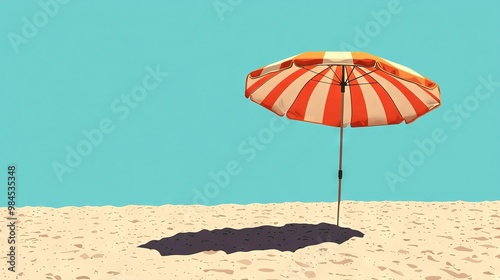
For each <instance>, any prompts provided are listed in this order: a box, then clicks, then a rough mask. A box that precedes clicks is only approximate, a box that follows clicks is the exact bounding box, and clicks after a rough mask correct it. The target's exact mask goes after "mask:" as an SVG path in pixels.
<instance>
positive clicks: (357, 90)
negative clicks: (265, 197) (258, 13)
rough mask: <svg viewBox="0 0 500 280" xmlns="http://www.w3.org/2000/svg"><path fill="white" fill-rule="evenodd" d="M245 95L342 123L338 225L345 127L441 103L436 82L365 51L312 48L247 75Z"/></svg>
mask: <svg viewBox="0 0 500 280" xmlns="http://www.w3.org/2000/svg"><path fill="white" fill-rule="evenodd" d="M245 97H246V98H250V99H251V100H252V101H253V102H255V103H257V104H260V105H262V106H263V107H265V108H267V109H269V110H271V111H273V112H274V113H276V114H277V115H279V116H284V115H285V114H286V116H287V117H288V118H289V119H293V120H299V121H305V122H311V123H317V124H323V125H328V126H335V127H340V153H339V172H338V178H339V181H338V182H339V183H338V206H337V225H338V224H339V213H340V201H341V189H342V139H343V128H344V127H346V126H347V125H349V124H350V125H351V127H365V126H378V125H391V124H399V123H401V122H403V121H405V123H407V124H409V123H411V122H413V121H415V120H416V119H417V118H419V117H420V116H422V115H424V114H426V113H427V112H429V111H431V110H433V109H435V108H437V107H439V106H440V105H441V95H440V90H439V86H438V85H437V84H436V83H435V82H433V81H431V80H430V79H428V78H426V77H424V76H422V75H420V74H419V73H417V72H415V71H413V70H412V69H410V68H408V67H405V66H403V65H400V64H397V63H395V62H392V61H389V60H387V59H384V58H381V57H378V56H375V55H371V54H368V53H365V52H306V53H302V54H299V55H296V56H293V57H290V58H287V59H284V60H281V61H278V62H275V63H273V64H270V65H267V66H264V67H261V68H259V69H257V70H255V71H252V72H251V73H250V74H248V75H247V79H246V86H245ZM341 124H342V125H341Z"/></svg>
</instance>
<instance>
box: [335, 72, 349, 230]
mask: <svg viewBox="0 0 500 280" xmlns="http://www.w3.org/2000/svg"><path fill="white" fill-rule="evenodd" d="M344 71H345V66H344V65H342V81H341V82H340V92H341V94H342V105H341V106H340V152H339V186H338V199H337V226H338V225H339V222H340V200H341V194H342V142H343V139H344V92H345V86H346V85H347V82H346V81H345V78H344Z"/></svg>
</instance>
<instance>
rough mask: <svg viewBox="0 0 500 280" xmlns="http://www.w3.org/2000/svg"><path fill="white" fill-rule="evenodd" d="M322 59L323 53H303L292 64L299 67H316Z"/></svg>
mask: <svg viewBox="0 0 500 280" xmlns="http://www.w3.org/2000/svg"><path fill="white" fill-rule="evenodd" d="M324 57H325V52H305V53H302V54H299V55H298V56H297V57H295V59H294V63H295V65H297V66H299V67H300V66H307V65H317V64H322V63H323V58H324Z"/></svg>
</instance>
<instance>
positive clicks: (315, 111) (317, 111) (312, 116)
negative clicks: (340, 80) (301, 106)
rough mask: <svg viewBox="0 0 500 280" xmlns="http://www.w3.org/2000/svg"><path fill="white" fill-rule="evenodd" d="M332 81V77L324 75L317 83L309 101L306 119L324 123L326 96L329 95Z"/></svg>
mask: <svg viewBox="0 0 500 280" xmlns="http://www.w3.org/2000/svg"><path fill="white" fill-rule="evenodd" d="M331 81H332V80H331V78H330V77H327V76H323V77H322V78H321V80H320V82H319V83H318V84H317V85H316V87H315V88H314V90H313V92H312V93H311V97H310V98H309V101H308V103H307V106H306V112H305V114H304V121H308V122H315V123H323V115H324V113H325V104H326V97H327V96H328V89H329V88H330V82H331Z"/></svg>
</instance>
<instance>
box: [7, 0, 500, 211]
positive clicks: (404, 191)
mask: <svg viewBox="0 0 500 280" xmlns="http://www.w3.org/2000/svg"><path fill="white" fill-rule="evenodd" d="M0 11H2V12H1V22H2V24H1V25H0V35H2V36H3V37H2V38H3V39H1V40H0V50H1V51H0V114H1V115H0V163H1V164H0V168H1V170H0V185H3V186H4V188H3V190H2V191H0V192H1V193H2V195H1V197H3V199H2V200H3V201H2V205H5V204H6V202H7V199H6V198H5V194H6V193H7V187H6V185H7V167H8V166H9V165H11V164H14V165H15V166H16V168H17V172H16V176H17V183H18V185H17V186H18V188H17V194H16V195H17V203H18V205H19V206H27V205H30V206H53V207H60V206H66V205H75V206H83V205H116V206H121V205H127V204H147V205H162V204H191V203H197V204H208V205H215V204H222V203H239V204H247V203H254V202H260V203H269V202H285V201H303V202H310V201H325V202H330V201H336V200H337V194H336V193H337V177H336V176H337V168H338V154H339V130H338V129H337V128H333V127H326V126H321V125H315V124H311V123H301V122H296V121H286V120H284V119H283V121H284V122H282V121H281V120H280V119H278V117H277V116H275V115H274V114H273V113H271V112H270V111H268V110H266V109H264V108H262V107H260V106H259V105H257V104H255V103H253V102H251V101H249V100H247V99H245V98H244V84H245V77H246V75H247V74H248V73H249V72H250V71H252V70H254V69H256V68H259V67H261V66H263V65H266V64H269V63H272V62H275V61H278V60H281V59H283V58H286V57H290V56H292V55H296V54H299V53H301V52H305V51H321V50H329V51H338V50H362V51H366V52H369V53H373V54H375V55H378V56H381V57H384V58H387V59H389V60H392V61H395V62H398V63H400V64H403V65H405V66H408V67H410V68H412V69H414V70H416V71H417V72H420V73H422V74H423V75H425V76H427V77H429V78H431V79H432V80H434V81H435V82H437V83H438V84H439V85H440V87H441V92H442V106H441V107H440V108H438V109H437V110H435V111H433V112H431V113H430V114H428V115H425V116H424V117H422V118H420V119H419V120H417V121H416V122H415V123H412V124H410V125H405V124H401V125H397V126H388V127H371V128H355V129H353V128H350V127H349V128H347V129H346V130H345V131H344V136H345V138H344V181H343V199H346V200H363V201H379V200H418V201H448V200H464V201H483V200H499V199H500V172H499V171H500V146H499V145H500V126H499V125H498V123H499V122H500V114H499V112H498V110H499V108H500V96H499V95H500V68H499V66H498V62H499V61H500V53H499V52H498V50H499V49H500V33H499V32H498V27H499V26H500V15H499V11H500V2H499V1H493V0H491V1H480V2H474V1H453V6H450V3H449V2H447V1H409V0H400V1H397V0H394V1H392V0H389V1H385V0H384V1H326V0H325V1H246V0H220V1H186V0H183V1H66V2H64V1H60V2H57V1H56V0H50V1H49V0H41V1H40V2H38V3H37V2H34V1H33V2H31V3H27V2H24V1H23V2H22V3H21V2H19V1H17V2H16V1H1V2H0Z"/></svg>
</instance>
